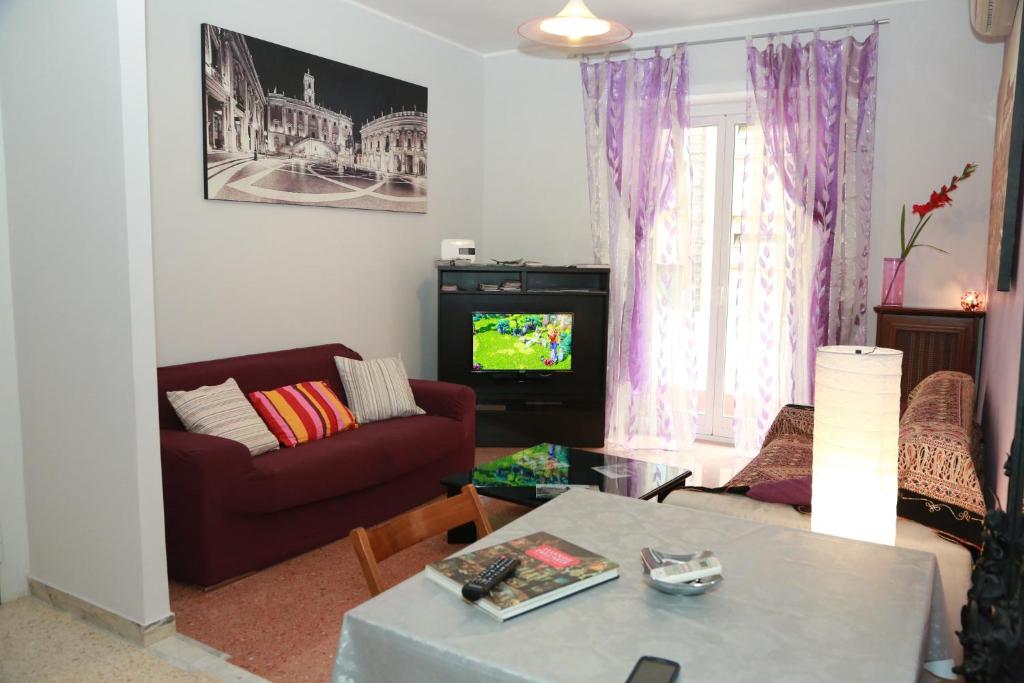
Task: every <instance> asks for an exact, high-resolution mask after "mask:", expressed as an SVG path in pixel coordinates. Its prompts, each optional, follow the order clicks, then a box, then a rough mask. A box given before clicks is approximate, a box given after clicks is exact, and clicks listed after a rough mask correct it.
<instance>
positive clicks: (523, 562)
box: [424, 531, 619, 621]
mask: <svg viewBox="0 0 1024 683" xmlns="http://www.w3.org/2000/svg"><path fill="white" fill-rule="evenodd" d="M502 555H514V556H515V557H518V558H519V566H518V567H516V570H515V574H514V575H513V576H512V577H510V578H509V579H507V580H506V581H504V582H502V583H500V584H498V585H497V586H496V587H495V588H494V589H493V590H492V591H491V593H490V595H488V596H487V597H485V598H482V599H481V600H478V601H477V602H476V603H474V604H476V606H477V607H479V608H481V609H482V610H484V611H485V612H487V613H488V614H490V615H491V616H492V617H495V618H496V619H499V620H501V621H504V620H506V619H511V618H512V617H515V616H518V615H520V614H523V613H524V612H529V611H530V610H532V609H536V608H537V607H540V606H542V605H546V604H548V603H550V602H554V601H555V600H559V599H561V598H564V597H566V596H569V595H572V594H573V593H578V592H580V591H582V590H586V589H587V588H590V587H592V586H596V585H598V584H599V583H604V582H605V581H610V580H612V579H614V578H617V577H618V576H619V565H618V564H616V563H615V562H612V561H611V560H608V559H607V558H604V557H601V556H600V555H597V554H595V553H593V552H591V551H589V550H586V549H584V548H581V547H579V546H578V545H574V544H572V543H569V542H568V541H566V540H564V539H562V538H559V537H558V536H554V535H552V534H549V533H546V532H543V531H540V532H537V533H534V534H530V535H529V536H523V537H521V538H516V539H513V540H511V541H506V542H504V543H499V544H497V545H493V546H490V547H489V548H483V549H481V550H477V551H474V552H471V553H466V554H465V555H460V556H458V557H452V558H449V559H447V560H441V561H440V562H434V563H433V564H429V565H427V567H426V569H425V570H424V572H425V573H426V575H427V578H429V579H430V580H432V581H434V582H436V583H438V584H440V585H441V586H443V587H444V588H447V589H448V590H450V591H451V592H453V593H455V594H456V595H459V596H460V597H461V595H462V586H463V584H465V583H466V582H468V581H470V580H471V579H473V578H474V577H476V576H477V574H479V573H480V572H481V571H483V570H484V569H485V568H486V567H487V566H488V565H489V564H491V563H492V562H493V561H494V560H496V559H497V558H499V557H501V556H502Z"/></svg>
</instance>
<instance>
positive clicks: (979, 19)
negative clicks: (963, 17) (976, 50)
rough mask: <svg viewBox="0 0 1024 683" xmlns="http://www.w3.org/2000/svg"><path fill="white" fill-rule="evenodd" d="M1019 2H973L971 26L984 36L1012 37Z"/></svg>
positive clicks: (979, 0) (994, 0)
mask: <svg viewBox="0 0 1024 683" xmlns="http://www.w3.org/2000/svg"><path fill="white" fill-rule="evenodd" d="M1018 2H1019V0H971V25H972V26H973V27H974V30H975V31H977V32H978V33H979V34H981V35H983V36H990V37H992V38H1003V37H1006V36H1008V35H1010V29H1012V28H1013V18H1014V15H1016V13H1017V4H1018Z"/></svg>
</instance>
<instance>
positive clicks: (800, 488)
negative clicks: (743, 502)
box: [747, 477, 811, 505]
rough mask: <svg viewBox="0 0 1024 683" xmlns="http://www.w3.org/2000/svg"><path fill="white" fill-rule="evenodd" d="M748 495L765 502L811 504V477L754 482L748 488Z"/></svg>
mask: <svg viewBox="0 0 1024 683" xmlns="http://www.w3.org/2000/svg"><path fill="white" fill-rule="evenodd" d="M747 496H748V497H750V498H753V499H755V500H760V501H763V502H765V503H786V504H787V505H810V504H811V478H810V477H797V478H796V479H778V480H776V481H766V482H762V483H760V484H754V485H753V486H751V487H750V489H748V490H747Z"/></svg>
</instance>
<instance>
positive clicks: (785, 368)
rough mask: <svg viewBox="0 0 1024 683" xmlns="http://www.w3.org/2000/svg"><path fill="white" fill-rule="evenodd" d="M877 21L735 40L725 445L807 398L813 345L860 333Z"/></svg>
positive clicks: (750, 446) (749, 438)
mask: <svg viewBox="0 0 1024 683" xmlns="http://www.w3.org/2000/svg"><path fill="white" fill-rule="evenodd" d="M877 41H878V32H877V28H876V30H875V32H874V33H873V34H872V35H871V36H870V37H868V38H867V40H865V41H857V40H855V39H854V38H853V37H852V36H850V37H847V38H845V39H842V40H835V41H825V40H821V39H819V38H818V37H817V36H815V38H814V39H813V40H811V41H810V42H809V43H807V44H806V45H804V44H801V43H800V41H799V39H798V38H796V37H794V38H793V40H792V43H790V44H776V43H774V42H771V43H769V44H768V45H767V46H766V47H765V48H764V49H762V50H759V49H757V48H755V47H754V46H752V45H750V46H748V48H747V57H748V62H747V64H748V71H749V74H748V75H749V79H750V80H749V103H748V125H747V128H746V141H745V155H744V181H743V184H742V192H743V195H742V205H743V214H742V223H741V228H740V235H739V243H738V249H737V250H736V252H735V253H734V254H733V261H732V265H733V267H734V268H736V269H737V271H738V276H739V282H738V285H737V287H736V291H735V292H734V295H735V298H734V301H733V302H732V304H731V310H730V313H731V316H732V321H731V322H732V325H733V329H734V330H735V338H734V340H733V343H734V348H736V349H738V351H739V352H738V353H736V354H735V355H736V362H735V364H734V367H735V373H736V374H735V377H734V381H735V389H736V393H735V397H736V410H735V423H734V426H735V436H736V446H737V448H740V449H741V450H745V451H756V450H757V449H758V448H760V446H761V442H762V440H763V439H764V435H765V433H766V432H767V430H768V427H769V425H770V424H771V422H772V420H773V419H774V417H775V415H776V414H777V413H778V411H779V410H780V409H781V408H782V406H784V405H785V404H787V403H803V404H808V403H813V388H814V374H813V373H814V356H815V350H816V349H817V348H818V347H819V346H823V345H826V344H863V343H864V338H865V331H866V326H867V265H868V263H867V259H868V246H869V241H870V235H871V175H872V169H873V155H874V117H875V77H876V72H877V54H878V42H877Z"/></svg>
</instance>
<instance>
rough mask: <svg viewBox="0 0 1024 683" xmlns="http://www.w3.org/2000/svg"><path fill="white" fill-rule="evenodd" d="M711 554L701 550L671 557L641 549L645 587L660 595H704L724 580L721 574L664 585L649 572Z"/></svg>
mask: <svg viewBox="0 0 1024 683" xmlns="http://www.w3.org/2000/svg"><path fill="white" fill-rule="evenodd" d="M712 554H713V553H712V552H711V551H710V550H702V551H700V552H696V553H686V554H682V555H673V554H672V553H666V552H662V551H660V550H655V549H654V548H641V549H640V564H641V565H642V566H643V568H644V581H646V582H647V585H649V586H650V587H651V588H654V589H656V590H659V591H661V592H662V593H671V594H672V595H700V594H702V593H706V592H708V591H709V590H711V589H712V588H714V587H715V586H717V585H718V584H720V583H722V581H724V580H725V578H724V577H723V576H722V575H721V574H715V575H714V576H705V577H704V578H702V579H696V580H695V581H688V582H686V583H664V582H662V581H658V580H656V579H653V578H651V570H652V569H654V568H655V567H660V566H663V565H666V564H679V563H681V562H690V561H692V560H697V559H700V558H702V557H707V556H709V555H712Z"/></svg>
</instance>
